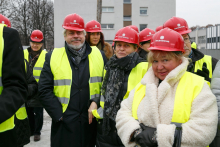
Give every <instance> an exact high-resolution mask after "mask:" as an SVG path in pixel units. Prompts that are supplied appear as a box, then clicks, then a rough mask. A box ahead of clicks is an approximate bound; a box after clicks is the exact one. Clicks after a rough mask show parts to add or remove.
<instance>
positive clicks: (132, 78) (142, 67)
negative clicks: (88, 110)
mask: <svg viewBox="0 0 220 147" xmlns="http://www.w3.org/2000/svg"><path fill="white" fill-rule="evenodd" d="M147 69H148V62H141V63H139V64H138V65H137V66H136V67H134V68H133V69H132V70H131V72H130V74H129V77H128V84H127V92H126V94H125V96H124V98H123V99H126V98H128V96H129V93H130V91H131V90H132V89H134V88H135V86H136V85H137V84H138V83H139V82H140V81H141V79H142V78H143V77H144V75H145V73H146V72H147ZM104 101H105V99H104V96H103V95H101V98H100V106H101V107H100V108H99V109H98V110H93V111H92V113H93V115H94V116H95V117H96V118H98V119H102V118H103V109H104V103H105V102H104Z"/></svg>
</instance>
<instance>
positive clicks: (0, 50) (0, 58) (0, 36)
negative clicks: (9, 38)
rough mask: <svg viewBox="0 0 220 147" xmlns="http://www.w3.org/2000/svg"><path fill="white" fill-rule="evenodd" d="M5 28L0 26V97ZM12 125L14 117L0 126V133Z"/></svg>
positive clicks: (11, 127) (12, 126)
mask: <svg viewBox="0 0 220 147" xmlns="http://www.w3.org/2000/svg"><path fill="white" fill-rule="evenodd" d="M4 26H6V25H5V24H0V95H1V93H2V90H3V84H2V63H3V50H4V38H3V28H4ZM14 126H15V124H14V115H13V116H12V117H11V118H9V119H7V120H6V121H4V122H2V123H1V124H0V133H1V132H5V131H8V130H11V129H13V128H14Z"/></svg>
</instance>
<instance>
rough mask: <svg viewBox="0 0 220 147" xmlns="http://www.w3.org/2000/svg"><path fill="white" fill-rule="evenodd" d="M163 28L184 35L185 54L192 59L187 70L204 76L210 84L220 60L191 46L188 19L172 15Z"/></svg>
mask: <svg viewBox="0 0 220 147" xmlns="http://www.w3.org/2000/svg"><path fill="white" fill-rule="evenodd" d="M163 28H170V29H172V30H174V31H177V32H178V33H180V34H181V35H182V37H183V39H184V50H185V53H184V54H183V55H184V56H185V57H186V58H190V59H191V60H192V61H191V62H190V63H189V66H188V69H187V71H189V72H193V73H195V74H197V75H199V76H202V77H204V78H205V80H206V81H208V84H209V85H210V82H211V78H212V73H213V71H214V69H215V66H216V64H217V62H218V60H217V59H215V58H213V57H211V56H209V55H204V54H203V53H202V52H200V51H198V50H197V49H194V48H192V47H191V41H190V36H189V34H188V33H190V32H191V30H190V29H189V27H188V24H187V22H186V20H184V19H183V18H179V17H172V18H170V19H169V20H167V21H166V22H165V23H164V24H163Z"/></svg>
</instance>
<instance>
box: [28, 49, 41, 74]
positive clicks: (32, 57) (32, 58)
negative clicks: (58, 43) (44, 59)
mask: <svg viewBox="0 0 220 147" xmlns="http://www.w3.org/2000/svg"><path fill="white" fill-rule="evenodd" d="M28 52H29V65H30V68H31V70H32V71H33V68H34V66H35V64H36V62H37V60H38V58H39V56H40V53H41V52H42V48H41V49H40V50H38V51H33V50H32V49H31V47H29V48H28Z"/></svg>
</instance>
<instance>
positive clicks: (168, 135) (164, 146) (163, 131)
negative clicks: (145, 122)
mask: <svg viewBox="0 0 220 147" xmlns="http://www.w3.org/2000/svg"><path fill="white" fill-rule="evenodd" d="M175 129H176V126H175V125H171V124H170V125H165V124H159V125H157V142H158V147H171V146H173V143H174V133H175Z"/></svg>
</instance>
